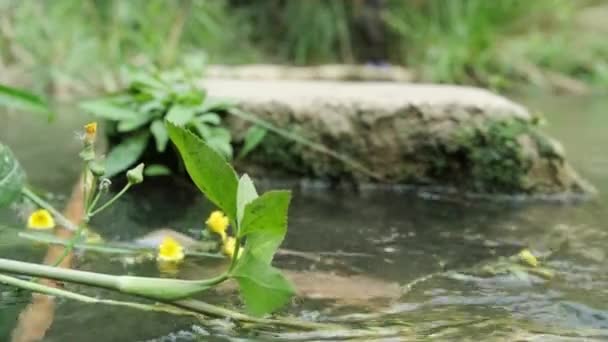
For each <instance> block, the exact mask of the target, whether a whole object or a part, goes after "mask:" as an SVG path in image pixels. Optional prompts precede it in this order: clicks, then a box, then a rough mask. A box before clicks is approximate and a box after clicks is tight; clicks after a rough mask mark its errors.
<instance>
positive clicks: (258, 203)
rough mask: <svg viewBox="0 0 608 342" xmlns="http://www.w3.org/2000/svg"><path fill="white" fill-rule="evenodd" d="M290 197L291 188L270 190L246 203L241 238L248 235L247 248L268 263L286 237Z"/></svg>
mask: <svg viewBox="0 0 608 342" xmlns="http://www.w3.org/2000/svg"><path fill="white" fill-rule="evenodd" d="M290 198H291V194H290V192H289V191H269V192H266V193H264V194H263V195H261V196H260V197H258V198H256V199H254V200H253V201H251V202H250V203H249V204H247V205H246V206H245V212H244V214H243V219H242V221H241V223H240V226H239V232H238V234H239V237H240V238H243V237H246V238H247V244H246V250H247V251H249V252H251V253H252V254H255V256H256V257H257V258H259V259H260V260H261V261H263V262H265V263H267V264H270V262H271V261H272V257H273V256H274V253H275V252H276V250H277V248H279V246H280V245H281V242H283V239H284V238H285V234H286V232H287V210H288V208H289V201H290Z"/></svg>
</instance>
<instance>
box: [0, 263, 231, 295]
mask: <svg viewBox="0 0 608 342" xmlns="http://www.w3.org/2000/svg"><path fill="white" fill-rule="evenodd" d="M0 272H5V273H14V274H22V275H29V276H33V277H40V278H48V279H54V280H59V281H67V282H72V283H78V284H83V285H89V286H95V287H101V288H105V289H109V290H114V291H119V292H122V293H129V294H132V295H136V296H141V297H145V298H150V299H155V300H165V301H168V300H176V299H180V298H185V297H188V296H191V295H194V294H196V293H199V292H201V291H204V290H206V289H208V288H210V287H213V286H215V285H217V284H219V283H221V282H223V281H225V280H226V279H228V274H227V273H224V274H221V275H219V276H217V277H214V278H210V279H203V280H179V279H164V278H151V277H131V276H115V275H108V274H103V273H95V272H87V271H78V270H72V269H66V268H59V267H53V266H47V265H38V264H32V263H28V262H22V261H16V260H10V259H2V258H0Z"/></svg>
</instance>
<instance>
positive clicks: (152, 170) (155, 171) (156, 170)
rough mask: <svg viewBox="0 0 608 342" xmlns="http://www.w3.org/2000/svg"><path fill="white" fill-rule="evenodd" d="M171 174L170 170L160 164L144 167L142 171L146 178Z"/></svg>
mask: <svg viewBox="0 0 608 342" xmlns="http://www.w3.org/2000/svg"><path fill="white" fill-rule="evenodd" d="M170 174H171V169H169V168H168V167H166V166H165V165H161V164H152V165H148V166H146V169H145V170H144V175H145V176H146V177H158V176H167V175H170Z"/></svg>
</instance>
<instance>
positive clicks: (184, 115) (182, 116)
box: [165, 104, 196, 126]
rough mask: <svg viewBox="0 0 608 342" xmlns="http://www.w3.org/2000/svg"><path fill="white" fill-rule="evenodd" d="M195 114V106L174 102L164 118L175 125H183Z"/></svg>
mask: <svg viewBox="0 0 608 342" xmlns="http://www.w3.org/2000/svg"><path fill="white" fill-rule="evenodd" d="M195 115H196V107H195V106H188V105H181V104H175V105H173V106H171V109H169V112H168V113H167V116H166V117H165V119H166V120H167V121H169V122H171V123H174V124H175V125H177V126H183V125H185V124H187V123H188V122H190V121H191V120H192V119H193V118H194V116H195Z"/></svg>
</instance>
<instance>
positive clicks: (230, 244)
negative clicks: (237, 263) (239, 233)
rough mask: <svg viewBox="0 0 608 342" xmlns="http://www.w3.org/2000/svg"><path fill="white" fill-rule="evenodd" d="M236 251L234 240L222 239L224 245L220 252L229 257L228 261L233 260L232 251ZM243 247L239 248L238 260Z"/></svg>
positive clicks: (231, 238)
mask: <svg viewBox="0 0 608 342" xmlns="http://www.w3.org/2000/svg"><path fill="white" fill-rule="evenodd" d="M235 249H236V239H235V238H233V237H232V236H229V237H227V238H226V239H224V245H223V246H222V252H223V253H224V254H226V255H227V256H229V257H230V259H232V258H234V250H235ZM243 250H244V248H243V247H240V248H239V256H238V257H239V258H240V257H241V255H242V254H243Z"/></svg>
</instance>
